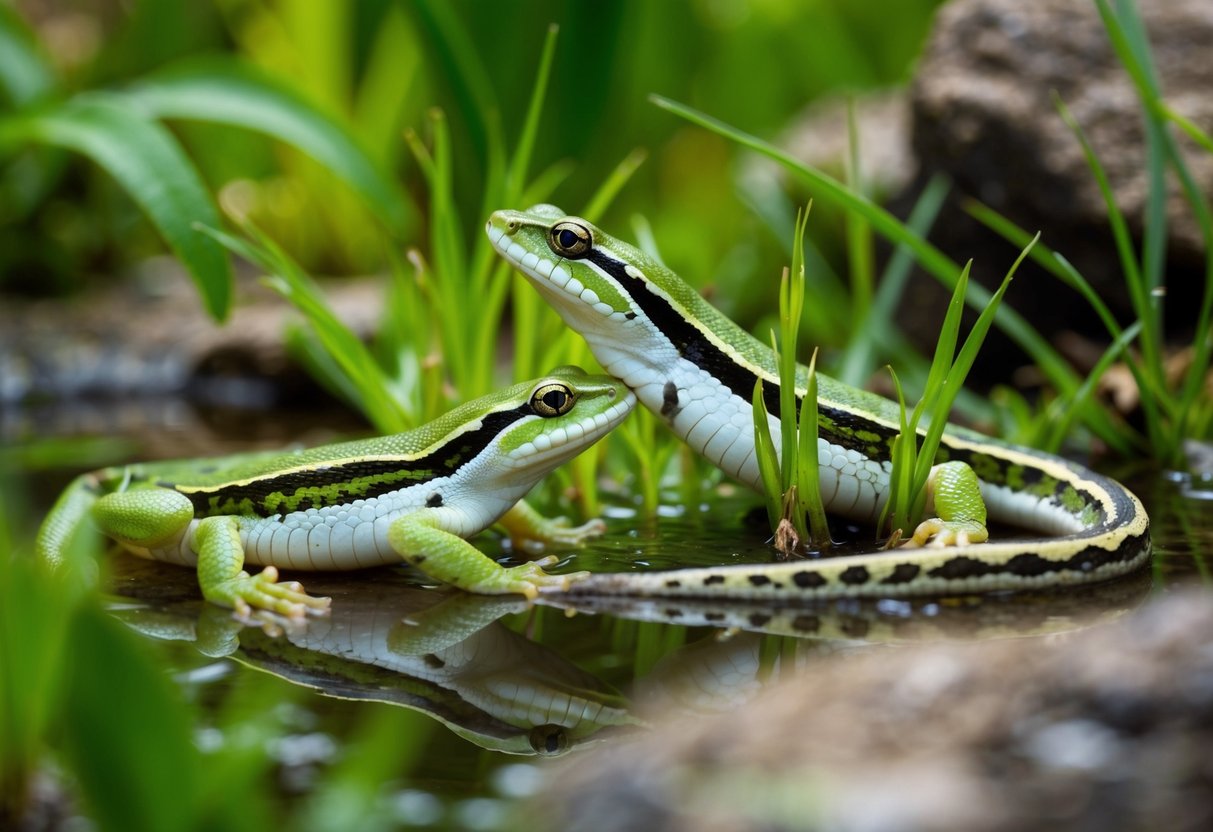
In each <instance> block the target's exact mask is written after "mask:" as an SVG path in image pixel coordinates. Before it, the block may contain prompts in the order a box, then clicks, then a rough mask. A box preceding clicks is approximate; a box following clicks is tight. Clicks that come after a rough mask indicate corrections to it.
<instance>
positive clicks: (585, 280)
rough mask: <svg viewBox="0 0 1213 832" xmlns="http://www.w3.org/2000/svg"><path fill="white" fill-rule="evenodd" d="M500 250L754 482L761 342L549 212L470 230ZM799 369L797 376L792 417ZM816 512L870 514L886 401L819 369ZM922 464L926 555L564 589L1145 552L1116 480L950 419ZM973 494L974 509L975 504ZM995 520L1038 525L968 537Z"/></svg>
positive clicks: (1076, 570)
mask: <svg viewBox="0 0 1213 832" xmlns="http://www.w3.org/2000/svg"><path fill="white" fill-rule="evenodd" d="M486 231H487V233H488V235H489V238H490V240H491V241H492V243H493V245H494V246H495V248H496V249H497V251H498V253H500V254H501V255H502V256H503V257H505V259H506V260H508V261H509V262H510V263H511V264H512V265H514V267H515V268H516V269H517V270H518V271H519V272H521V273H522V274H523V275H524V276H525V277H526V278H527V279H528V280H529V281H530V282H531V284H532V285H533V286H534V287H535V288H536V289H537V290H538V291H539V293H540V294H541V295H542V296H543V297H544V299H545V300H547V301H548V303H550V304H551V305H552V306H553V307H554V308H555V309H556V311H557V312H558V313H559V314H560V315H561V317H562V318H563V319H564V321H565V323H566V324H568V325H569V326H570V327H572V328H573V329H575V330H576V331H577V332H579V333H580V334H581V335H582V336H583V337H584V338H585V339H586V342H587V343H588V344H589V346H590V349H591V351H592V352H593V353H594V356H595V357H596V358H597V359H598V361H599V362H600V363H601V364H602V366H603V367H604V368H606V370H607V372H609V373H610V374H611V375H613V376H615V377H617V378H619V379H621V380H622V381H623V382H624V383H625V384H627V385H628V387H629V388H631V389H632V390H634V391H635V392H636V395H637V397H638V398H639V399H640V401H641V403H643V404H644V405H645V406H646V407H648V408H649V409H650V410H652V411H653V412H654V413H656V414H658V415H659V416H660V417H661V418H662V419H663V420H664V421H665V422H666V423H667V424H668V425H669V427H670V428H671V430H673V431H674V432H675V433H676V434H677V435H678V436H680V437H681V438H682V439H683V440H684V441H686V442H687V443H688V444H689V445H690V446H691V447H692V448H694V449H695V450H696V451H698V452H699V453H701V454H702V455H703V456H705V457H706V458H707V459H709V460H711V461H712V462H713V463H714V464H716V465H717V466H718V467H720V468H721V469H722V470H723V471H725V472H726V473H727V474H729V475H731V476H733V477H735V478H737V479H738V480H740V481H742V482H743V483H745V484H747V485H749V486H751V487H753V488H756V489H760V488H761V478H760V474H759V471H758V464H757V458H756V455H755V452H754V422H753V412H752V408H751V402H750V396H751V393H752V391H753V389H754V385H755V383H756V382H758V381H759V380H761V382H762V390H763V401H764V403H765V405H766V410H767V420H768V423H769V425H770V428H771V434H772V436H773V438H774V439H775V442H776V445H778V443H779V437H780V431H779V422H778V418H777V416H776V414H777V413H778V412H779V379H778V371H777V364H776V358H775V355H774V354H773V352H772V351H771V349H770V347H768V346H766V345H764V344H763V343H762V342H760V341H759V340H758V339H756V338H754V337H753V336H751V335H750V334H749V333H747V332H745V331H744V330H743V329H741V327H739V326H737V325H736V324H735V323H733V322H732V321H730V320H729V319H728V318H727V317H725V316H724V315H722V314H721V313H720V312H719V311H718V310H716V309H715V308H714V307H712V306H711V305H710V304H709V303H707V301H705V300H704V299H703V298H701V297H700V296H699V294H698V293H697V292H695V290H694V289H692V288H691V287H690V286H689V285H688V284H687V283H685V282H684V281H683V280H682V279H681V278H679V277H678V275H676V274H674V273H673V272H671V271H670V270H669V269H667V268H665V267H664V266H663V265H661V264H660V263H658V262H656V261H655V260H654V259H653V258H651V257H648V256H647V255H645V254H644V253H643V252H641V251H639V250H638V249H636V248H634V247H633V246H630V245H628V244H627V243H624V242H622V241H620V240H617V239H615V238H614V237H611V236H610V235H608V234H606V233H605V232H603V231H602V230H601V229H599V228H597V227H595V226H594V225H592V224H591V223H589V222H587V221H585V220H583V219H580V218H578V217H569V216H566V215H565V214H564V212H562V211H561V210H560V209H558V208H556V207H555V206H551V205H537V206H535V207H533V208H531V209H529V210H527V211H498V212H496V213H494V214H493V216H492V217H491V219H490V220H489V222H488V226H487V229H486ZM807 373H808V370H807V368H805V367H803V366H801V367H799V368H798V372H797V385H796V387H797V389H796V399H797V408H798V409H799V406H800V402H801V399H802V397H803V395H804V392H805V387H806V380H807ZM818 422H819V435H818V451H819V457H820V459H821V480H822V493H823V497H824V500H825V503H826V508H827V509H828V510H830V511H832V512H834V513H837V514H840V515H843V516H846V517H848V518H851V519H854V520H858V521H862V522H869V523H870V522H874V521H875V520H876V519H877V518H878V517H879V514H880V511H881V509H882V507H883V505H884V502H885V500H886V499H887V492H888V478H889V470H890V467H891V466H890V463H889V459H890V451H891V447H892V442H893V440H894V438H895V437H896V435H897V433H898V430H899V428H898V424H899V422H898V408H897V406H896V405H895V404H894V403H893V402H890V401H888V400H886V399H884V398H881V397H880V396H876V395H874V394H872V393H868V392H865V391H862V390H856V389H854V388H852V387H849V386H847V385H844V384H842V383H840V382H838V381H836V380H834V379H831V378H829V377H827V376H823V375H821V374H818ZM939 456H940V458H939V460H938V462H940V463H950V464H948V465H939V466H936V469H935V470H934V472H933V474H932V481H931V491H932V494H933V500H934V503H935V508H936V510H937V512H938V514H939V516H938V517H935V518H932V519H931V520H928V521H926V522H925V523H924V524H923V525H922V526H920V528H919V529H917V530H916V531H915V535H914V539H913V541H914V543H915V544H917V545H918V546H919V547H921V544H923V543H926V542H927V541H928V540H930V542H931V544H932V545H931V546H930V547H929V548H916V549H907V548H906V547H903V548H901V549H897V550H894V551H892V552H889V553H880V554H873V555H858V556H850V557H839V558H828V559H822V560H817V561H797V562H791V563H784V564H773V565H767V566H759V567H753V566H745V567H721V568H714V569H697V570H679V571H677V572H668V573H665V572H659V573H647V574H642V575H636V574H627V575H603V576H595V577H594V578H592V579H590V580H587V581H585V582H582V583H580V584H579V585H578V586H577V587H576V588H575V591H577V592H586V593H595V592H600V593H618V594H631V595H657V596H674V595H682V596H703V595H709V596H711V595H729V596H733V597H750V598H772V599H783V598H793V597H799V598H806V597H813V598H816V597H837V596H885V595H909V594H925V593H950V592H973V591H984V590H995V589H1012V588H1031V587H1040V586H1051V585H1054V584H1074V583H1089V582H1094V581H1098V580H1103V579H1106V578H1111V577H1114V576H1117V575H1122V574H1125V573H1128V572H1131V571H1133V570H1135V569H1138V568H1140V567H1141V566H1142V565H1144V564H1145V563H1147V562H1148V561H1149V557H1150V538H1149V521H1148V518H1147V517H1146V514H1145V511H1144V509H1143V508H1142V506H1141V503H1140V502H1139V501H1138V500H1137V498H1136V497H1135V496H1133V495H1132V494H1131V493H1130V492H1128V491H1127V490H1125V489H1124V487H1123V486H1121V485H1120V484H1119V483H1116V482H1114V481H1113V480H1110V479H1108V478H1106V477H1102V476H1100V475H1098V474H1095V473H1093V472H1091V471H1089V470H1087V469H1085V468H1082V467H1081V466H1078V465H1075V464H1073V463H1070V462H1068V461H1066V460H1063V459H1061V458H1059V457H1055V456H1051V455H1048V454H1042V453H1038V452H1036V451H1032V450H1029V449H1027V448H1020V447H1016V446H1013V445H1009V444H1006V443H1002V442H998V441H996V440H993V439H990V438H988V437H985V436H982V435H980V434H977V433H974V432H972V431H965V430H962V429H959V428H949V429H948V430H947V432H946V433H945V435H944V439H943V443H942V446H941V450H940V455H939ZM983 501H984V503H983ZM987 506H988V507H989V510H990V516H991V517H992V518H993V519H994V520H997V521H1000V522H1005V523H1008V524H1011V525H1016V526H1021V527H1024V528H1027V529H1031V530H1033V531H1036V532H1040V533H1042V534H1045V535H1048V536H1049V537H1047V538H1044V539H1032V540H1014V541H999V542H990V543H985V544H981V545H977V544H978V542H979V541H980V540H983V539H984V538H985V536H986V530H985V521H986V516H985V515H986V507H987Z"/></svg>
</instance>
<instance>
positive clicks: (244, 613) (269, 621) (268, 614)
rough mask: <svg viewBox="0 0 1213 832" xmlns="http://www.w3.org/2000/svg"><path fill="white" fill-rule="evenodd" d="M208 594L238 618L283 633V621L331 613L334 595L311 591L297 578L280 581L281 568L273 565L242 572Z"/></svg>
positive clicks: (284, 623) (290, 621)
mask: <svg viewBox="0 0 1213 832" xmlns="http://www.w3.org/2000/svg"><path fill="white" fill-rule="evenodd" d="M206 595H207V600H209V601H213V602H214V603H217V604H222V605H224V606H230V607H231V608H232V609H234V610H235V611H236V619H237V620H238V621H241V622H243V623H245V624H257V625H259V626H261V627H262V628H263V629H265V631H266V633H268V634H270V635H275V634H281V632H282V629H283V627H284V625H288V624H295V623H298V622H301V621H302V620H303V619H304V618H306V617H307V616H309V615H313V616H320V615H328V612H329V606H330V605H331V604H332V599H331V598H315V597H312V596H311V595H308V594H307V593H306V592H305V591H304V589H303V584H301V583H299V582H298V581H285V582H283V583H279V582H278V570H277V569H275V568H274V567H273V566H267V567H265V569H263V570H261V571H260V572H258V573H257V574H256V575H249V574H248V573H247V572H241V573H240V574H239V575H237V576H236V577H235V578H232V579H231V580H230V581H226V582H224V583H223V584H220V585H219V586H218V587H216V588H215V589H213V590H211V591H210V592H208V593H207V594H206ZM274 630H276V631H277V632H276V633H275V632H272V631H274Z"/></svg>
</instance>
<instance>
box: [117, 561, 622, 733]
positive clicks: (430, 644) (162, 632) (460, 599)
mask: <svg viewBox="0 0 1213 832" xmlns="http://www.w3.org/2000/svg"><path fill="white" fill-rule="evenodd" d="M115 571H116V572H118V576H117V580H116V584H117V586H116V591H117V592H119V594H121V595H123V596H124V597H126V598H128V599H129V598H134V599H137V600H139V601H140V603H139V604H137V605H131V604H128V603H124V604H122V605H121V606H118V607H117V608H116V609H115V614H116V615H118V616H119V617H120V618H121V619H122V620H123V621H125V622H126V623H127V624H128V625H130V626H131V627H133V628H134V629H136V630H138V631H140V632H142V633H144V634H146V635H149V636H152V637H155V638H171V639H176V640H188V641H193V642H195V644H196V645H197V647H198V649H199V650H201V651H203V652H204V653H207V654H208V655H230V656H231V657H232V658H234V659H236V660H237V661H239V662H241V663H243V664H245V665H248V666H251V667H254V668H256V669H258V670H263V671H266V672H269V673H272V674H274V675H276V676H279V677H281V678H283V679H286V680H287V681H289V682H293V683H295V684H299V685H303V686H306V687H311V688H315V689H316V690H318V691H319V692H321V693H323V694H325V695H327V696H333V697H338V698H343V699H362V700H373V701H379V702H387V703H390V704H395V705H401V706H403V707H406V708H411V709H414V710H417V711H420V712H422V713H425V714H427V715H429V716H431V717H433V718H434V719H437V720H439V721H440V722H442V723H443V724H445V725H446V726H447V727H448V728H450V729H451V730H452V731H453V732H455V733H456V734H458V735H459V736H461V737H463V738H465V739H467V740H469V741H470V742H473V743H475V744H476V745H478V746H480V747H482V748H487V749H491V750H495V751H502V752H506V753H512V754H558V753H562V752H564V751H567V750H569V749H571V748H574V747H577V746H580V745H583V744H585V743H586V742H587V741H589V740H591V739H596V738H598V737H599V735H600V734H601V733H603V732H604V731H605V730H606V729H618V728H620V727H628V726H632V725H635V724H636V720H635V719H634V718H633V717H631V716H630V714H629V712H628V702H627V701H626V700H625V699H624V698H623V697H622V696H621V695H620V694H619V693H618V692H617V691H615V690H614V689H613V688H611V687H610V686H608V685H606V684H604V683H603V682H602V681H601V680H599V679H597V678H595V677H594V676H592V675H591V674H589V673H586V672H585V671H582V670H580V669H579V668H578V667H577V666H576V665H574V664H572V663H570V662H568V661H566V660H565V659H564V658H563V657H562V656H560V655H559V654H558V653H556V652H555V651H553V650H551V649H549V648H548V647H546V646H544V645H542V644H538V643H536V642H535V641H532V640H530V639H527V638H526V637H524V636H522V635H520V634H518V633H516V632H514V631H512V630H510V629H509V628H507V627H505V626H504V625H503V624H501V623H500V622H499V621H498V619H499V618H501V617H502V616H504V615H507V614H509V613H517V612H520V611H523V610H525V609H526V608H527V605H526V602H525V601H523V600H521V599H518V598H514V597H507V598H490V597H483V596H473V595H467V594H464V593H448V592H437V591H432V590H426V589H421V588H418V587H415V586H410V585H409V584H407V583H406V582H405V580H403V579H402V578H401V577H400V575H399V574H398V573H393V572H390V571H380V572H376V573H375V574H374V575H370V574H367V573H363V574H361V575H355V576H353V577H348V578H347V577H344V576H335V575H324V576H319V577H320V580H316V579H313V581H312V583H314V584H316V585H317V591H319V592H321V593H323V594H325V595H330V596H332V598H333V608H332V612H331V615H330V616H329V617H328V618H320V619H311V620H308V621H305V622H303V623H302V624H301V625H300V626H299V627H298V628H297V629H292V630H289V631H288V632H287V633H286V634H285V635H282V636H279V637H273V636H270V635H267V634H266V633H265V632H263V631H262V630H261V629H258V628H255V627H242V626H241V625H240V624H239V623H237V622H236V621H235V620H234V619H233V618H232V615H231V612H230V610H225V609H221V608H219V607H216V606H214V605H212V604H206V603H203V602H202V601H201V598H200V597H199V596H198V591H197V586H196V580H195V578H194V576H193V573H192V572H191V571H189V570H185V569H179V568H172V567H168V568H164V566H163V565H161V564H156V563H154V562H150V561H142V560H139V559H137V558H130V557H125V556H120V557H117V558H115Z"/></svg>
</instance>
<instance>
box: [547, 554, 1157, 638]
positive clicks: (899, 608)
mask: <svg viewBox="0 0 1213 832" xmlns="http://www.w3.org/2000/svg"><path fill="white" fill-rule="evenodd" d="M1151 585H1152V579H1151V576H1150V573H1149V572H1147V571H1145V570H1142V571H1139V572H1137V573H1135V574H1133V575H1128V576H1126V577H1124V578H1122V579H1119V580H1115V581H1108V582H1106V583H1102V584H1094V585H1091V586H1085V587H1060V588H1058V589H1056V590H1050V591H1041V592H1013V593H1012V592H1006V593H993V594H985V595H972V596H960V597H954V598H944V599H940V598H921V599H859V598H856V599H843V600H822V601H817V602H807V603H800V604H790V605H789V604H771V603H762V602H753V601H740V600H731V599H725V600H706V599H705V600H696V599H678V602H677V603H673V602H672V601H671V599H666V598H630V597H626V596H613V595H611V596H608V595H603V596H590V595H578V596H576V597H561V596H541V598H540V602H541V603H543V604H548V605H551V606H556V607H560V608H562V609H565V610H569V611H576V612H582V613H598V614H604V615H611V616H615V617H618V618H628V619H634V620H637V621H655V622H664V623H667V624H678V625H682V626H688V627H717V628H725V629H736V630H744V631H748V632H755V633H766V634H770V635H779V636H792V637H798V638H818V639H831V640H845V641H857V642H882V643H883V642H902V641H940V640H966V641H970V640H981V639H990V638H1009V637H1015V636H1024V635H1045V634H1048V633H1056V632H1063V631H1066V630H1074V629H1080V628H1083V627H1088V626H1091V625H1092V624H1097V623H1099V622H1101V621H1106V620H1110V619H1113V618H1118V617H1119V616H1121V615H1123V614H1124V613H1126V612H1128V611H1130V610H1132V609H1134V608H1135V607H1137V606H1138V605H1140V604H1141V603H1142V601H1144V600H1145V598H1146V596H1147V595H1148V594H1149V592H1150V588H1151Z"/></svg>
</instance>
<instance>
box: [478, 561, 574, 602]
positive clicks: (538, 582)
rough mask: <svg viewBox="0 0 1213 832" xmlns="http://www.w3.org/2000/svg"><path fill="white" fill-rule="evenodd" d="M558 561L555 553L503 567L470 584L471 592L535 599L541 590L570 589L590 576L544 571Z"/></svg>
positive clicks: (558, 590) (561, 590)
mask: <svg viewBox="0 0 1213 832" xmlns="http://www.w3.org/2000/svg"><path fill="white" fill-rule="evenodd" d="M556 561H557V558H556V556H555V555H549V556H548V557H546V558H541V559H540V560H536V561H531V562H530V563H524V564H521V565H519V566H511V567H509V568H508V569H503V570H501V572H500V573H499V574H498V575H496V576H494V577H492V578H489V579H486V580H483V581H480V582H479V583H477V584H474V585H472V586H468V587H467V589H468V590H469V591H470V592H483V593H487V594H494V595H495V594H505V593H510V592H516V593H518V594H520V595H524V596H526V598H527V599H528V600H530V599H534V598H535V597H537V596H538V595H539V591H540V590H541V589H542V590H548V591H553V592H563V591H564V590H566V589H568V588H569V586H570V585H571V584H572V583H573V582H574V581H580V580H582V579H583V578H588V577H589V575H590V573H589V572H570V573H568V574H567V575H550V574H548V573H547V572H544V571H543V567H545V566H551V565H552V564H553V563H555V562H556Z"/></svg>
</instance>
